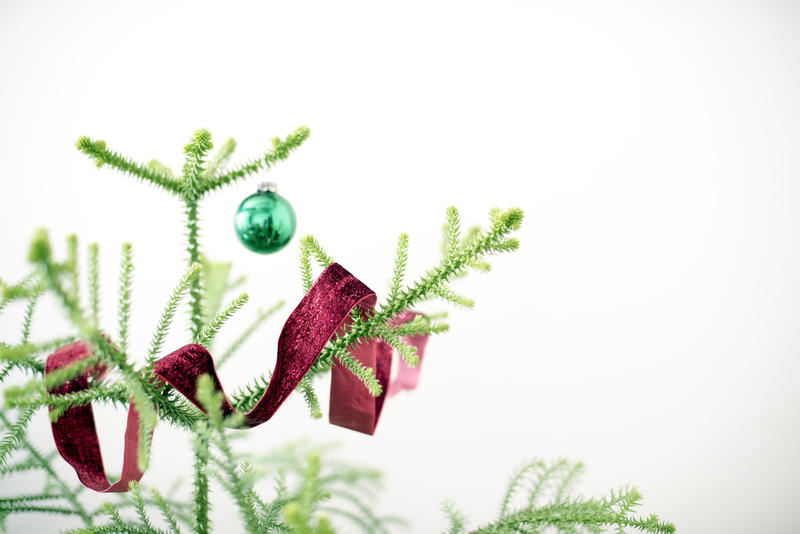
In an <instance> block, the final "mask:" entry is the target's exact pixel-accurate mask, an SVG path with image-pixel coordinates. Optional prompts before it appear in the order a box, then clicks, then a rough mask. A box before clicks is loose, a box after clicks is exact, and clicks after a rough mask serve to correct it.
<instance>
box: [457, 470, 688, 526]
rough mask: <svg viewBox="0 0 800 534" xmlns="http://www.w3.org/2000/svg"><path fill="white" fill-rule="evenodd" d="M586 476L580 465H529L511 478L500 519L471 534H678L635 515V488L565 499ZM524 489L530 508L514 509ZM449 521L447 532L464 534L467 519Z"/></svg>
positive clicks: (637, 500)
mask: <svg viewBox="0 0 800 534" xmlns="http://www.w3.org/2000/svg"><path fill="white" fill-rule="evenodd" d="M582 471H583V464H582V463H580V462H568V461H567V460H558V461H556V462H552V463H547V462H543V461H541V460H538V459H533V460H531V461H529V462H526V463H525V464H523V465H522V466H521V467H520V468H518V469H517V470H516V471H515V472H514V474H513V475H512V476H511V479H510V480H509V483H508V485H507V488H506V491H505V494H504V496H503V499H502V501H501V504H500V514H499V516H498V518H497V519H496V520H495V521H494V522H492V523H489V524H487V525H485V526H483V527H480V528H478V529H476V530H473V531H471V533H472V534H505V533H507V532H539V531H542V530H545V529H549V528H552V529H555V530H557V531H559V532H578V531H588V532H602V531H604V530H605V529H607V528H614V529H615V530H616V531H617V532H620V533H621V532H624V531H625V529H626V528H633V529H637V530H640V531H642V532H647V533H651V534H672V533H674V532H675V525H673V524H672V523H669V522H666V521H661V520H660V519H659V518H658V517H657V516H655V515H651V516H649V517H647V518H642V517H638V516H636V515H635V509H636V508H637V507H638V506H639V505H640V504H641V501H642V496H641V494H640V493H639V491H638V490H636V488H621V489H619V490H612V491H610V492H609V493H608V494H607V495H606V496H605V497H601V498H585V497H572V496H567V495H566V493H567V490H568V489H569V487H570V486H571V485H572V484H573V483H574V482H575V480H576V479H577V478H578V476H579V475H580V474H581V473H582ZM524 485H527V486H529V487H530V489H529V490H528V493H529V494H528V496H527V499H525V501H526V504H525V505H524V506H523V507H516V508H515V507H513V501H514V500H515V495H516V494H517V493H518V492H519V490H520V489H521V488H522V487H523V486H524ZM540 500H542V503H541V504H539V501H540ZM448 518H449V520H450V530H448V532H450V533H463V532H466V530H465V526H464V522H463V517H460V516H457V515H455V516H454V515H452V514H451V513H448Z"/></svg>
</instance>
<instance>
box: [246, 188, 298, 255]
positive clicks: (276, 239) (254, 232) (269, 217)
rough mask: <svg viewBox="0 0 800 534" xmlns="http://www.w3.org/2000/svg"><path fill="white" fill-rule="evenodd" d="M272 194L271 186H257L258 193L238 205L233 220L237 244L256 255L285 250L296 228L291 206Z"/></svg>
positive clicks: (274, 190)
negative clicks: (240, 243)
mask: <svg viewBox="0 0 800 534" xmlns="http://www.w3.org/2000/svg"><path fill="white" fill-rule="evenodd" d="M276 191H277V187H276V186H275V184H274V183H271V182H270V183H263V184H261V185H260V186H259V188H258V192H256V193H254V194H252V195H250V196H249V197H247V198H246V199H244V200H243V201H242V203H241V204H239V208H238V209H237V210H236V216H235V217H234V220H233V226H234V229H235V230H236V235H237V236H238V237H239V241H241V242H242V244H243V245H244V246H245V247H247V248H248V249H250V250H252V251H253V252H258V253H259V254H271V253H273V252H277V251H279V250H280V249H282V248H283V247H285V246H286V244H287V243H288V242H289V241H290V240H291V239H292V236H293V235H294V231H295V228H296V227H297V221H296V220H295V216H294V210H293V209H292V205H291V204H289V202H288V201H287V200H286V199H285V198H283V197H282V196H280V195H279V194H278V193H276Z"/></svg>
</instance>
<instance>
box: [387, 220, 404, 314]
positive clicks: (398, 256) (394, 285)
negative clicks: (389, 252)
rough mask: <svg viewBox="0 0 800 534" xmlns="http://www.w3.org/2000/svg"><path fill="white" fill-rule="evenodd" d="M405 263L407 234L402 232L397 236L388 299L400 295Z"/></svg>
mask: <svg viewBox="0 0 800 534" xmlns="http://www.w3.org/2000/svg"><path fill="white" fill-rule="evenodd" d="M407 264H408V234H406V233H402V234H400V235H399V236H398V237H397V251H396V252H395V257H394V270H393V271H392V282H391V284H390V287H389V299H396V298H398V297H399V296H400V291H401V290H402V288H403V279H404V278H405V274H406V265H407Z"/></svg>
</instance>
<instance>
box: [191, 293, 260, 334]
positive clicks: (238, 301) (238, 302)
mask: <svg viewBox="0 0 800 534" xmlns="http://www.w3.org/2000/svg"><path fill="white" fill-rule="evenodd" d="M248 300H249V297H248V296H247V293H241V294H240V295H238V296H237V297H236V298H234V299H233V300H232V301H231V302H230V303H229V304H228V305H227V306H226V307H225V308H224V309H223V310H222V311H221V312H219V313H218V314H217V316H216V317H214V318H213V319H212V320H211V321H210V322H209V323H208V324H206V325H205V326H204V327H203V329H202V330H201V331H200V333H199V334H198V335H197V336H196V337H195V339H194V342H195V343H198V344H200V345H203V346H209V345H210V343H211V342H212V341H213V340H214V338H215V337H216V335H217V333H218V332H219V330H220V328H222V325H224V324H225V322H226V321H227V320H228V319H230V318H231V317H233V315H234V314H235V313H236V312H237V311H239V310H240V309H241V308H242V306H244V305H245V304H246V303H247V301H248Z"/></svg>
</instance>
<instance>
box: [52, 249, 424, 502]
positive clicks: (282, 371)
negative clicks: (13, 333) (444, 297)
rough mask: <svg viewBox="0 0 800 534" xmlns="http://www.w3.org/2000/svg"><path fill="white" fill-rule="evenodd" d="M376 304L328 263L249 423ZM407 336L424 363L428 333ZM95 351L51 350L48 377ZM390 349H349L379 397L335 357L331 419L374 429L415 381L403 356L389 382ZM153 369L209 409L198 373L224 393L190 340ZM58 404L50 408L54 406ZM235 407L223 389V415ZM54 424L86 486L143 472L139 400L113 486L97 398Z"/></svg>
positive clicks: (79, 347) (96, 373) (105, 488)
mask: <svg viewBox="0 0 800 534" xmlns="http://www.w3.org/2000/svg"><path fill="white" fill-rule="evenodd" d="M375 302H376V296H375V293H374V292H373V291H372V290H371V289H369V288H368V287H367V286H366V285H364V284H363V283H362V282H361V281H360V280H358V279H357V278H356V277H354V276H353V275H352V274H350V273H349V272H347V270H345V269H344V268H343V267H342V266H340V265H338V264H336V263H333V264H331V265H330V266H329V267H328V268H326V269H325V270H324V271H323V272H322V274H321V275H320V276H319V278H317V280H316V281H315V282H314V284H313V285H312V286H311V288H310V289H309V290H308V292H307V293H306V294H305V296H304V297H303V299H302V300H301V301H300V303H299V304H298V305H297V307H296V308H295V309H294V311H292V313H291V314H290V315H289V318H288V319H287V320H286V323H285V324H284V325H283V329H282V330H281V334H280V337H279V338H278V357H277V361H276V363H275V368H274V370H273V372H272V377H271V378H270V381H269V385H268V386H267V390H266V391H265V392H264V394H263V395H262V397H261V399H259V401H258V402H257V403H256V405H255V406H254V407H253V409H252V410H250V411H249V412H247V413H246V414H243V416H242V421H243V425H244V426H245V427H248V428H252V427H254V426H258V425H260V424H261V423H264V422H266V421H268V420H269V419H270V418H271V417H272V416H273V414H275V412H276V411H277V410H278V408H279V407H280V406H281V404H283V401H285V400H286V398H287V397H288V396H289V395H290V394H291V393H292V391H294V389H295V388H296V387H297V385H298V384H299V383H300V381H301V380H302V378H303V377H304V376H305V375H306V373H307V372H308V370H309V369H310V368H311V366H312V364H313V363H314V362H315V361H316V359H317V356H318V355H319V353H320V352H321V351H322V348H323V347H324V346H325V344H326V343H327V342H328V340H329V339H331V338H332V337H334V336H335V335H336V333H337V332H340V331H341V329H342V328H343V327H344V326H345V325H346V324H348V323H349V321H350V312H351V311H352V310H353V309H354V308H355V307H356V306H358V307H359V309H360V310H361V312H362V313H363V314H367V313H368V312H369V311H370V310H371V309H372V308H373V307H374V306H375ZM416 315H417V314H416V313H415V312H411V311H405V312H403V313H401V314H399V315H398V316H396V317H394V318H392V319H391V320H390V321H389V324H390V325H400V324H403V323H405V322H407V321H410V320H411V319H413V318H414V317H415V316H416ZM403 340H404V341H405V342H406V343H408V344H410V345H413V346H415V347H416V348H417V352H418V354H419V356H420V363H421V360H422V355H423V353H424V349H425V345H426V343H427V341H428V336H427V335H426V334H423V335H414V336H405V337H404V338H403ZM90 351H91V348H90V346H89V345H87V344H86V343H84V342H81V341H78V342H76V343H73V344H71V345H67V346H64V347H61V348H60V349H58V350H57V351H56V352H54V353H53V354H51V355H50V356H48V358H47V361H46V363H45V371H44V372H45V376H46V375H47V374H48V373H51V372H53V371H55V370H56V369H59V368H61V367H64V366H66V365H69V364H71V363H73V362H75V361H78V360H81V359H83V358H87V357H88V356H89V355H90ZM392 352H393V351H392V348H391V347H390V346H389V345H387V344H386V343H385V342H383V341H381V340H369V341H365V340H360V341H359V343H357V344H356V345H355V346H354V347H352V348H351V349H350V354H351V355H352V356H353V357H354V358H355V359H357V360H358V361H360V362H361V363H362V364H363V365H365V366H367V367H370V368H372V369H374V371H375V375H376V377H377V379H378V381H379V383H380V384H381V387H382V393H381V395H380V396H378V397H373V396H372V395H371V394H370V393H369V392H368V391H367V389H366V388H365V387H364V384H363V383H361V381H360V380H359V379H358V378H357V377H355V376H354V375H353V374H352V373H351V372H350V371H348V370H347V368H345V367H344V366H343V365H341V364H340V363H338V362H336V361H334V365H333V367H332V370H331V395H330V422H331V423H332V424H335V425H339V426H343V427H346V428H350V429H352V430H356V431H358V432H363V433H366V434H373V433H374V432H375V427H376V425H377V423H378V419H379V418H380V414H381V410H382V408H383V403H384V400H385V399H386V395H387V394H388V395H394V394H396V393H398V392H399V391H402V390H406V389H414V388H415V387H416V385H417V381H418V377H419V366H417V367H415V368H411V367H408V366H407V365H406V364H405V363H404V362H403V361H401V362H400V365H399V368H398V373H397V377H396V378H395V380H394V381H391V382H390V379H389V378H390V373H391V363H392ZM153 372H154V373H155V375H156V376H157V377H158V378H159V379H160V380H162V381H164V382H166V383H168V384H170V385H171V386H172V387H173V388H175V389H176V390H177V391H178V392H180V393H181V394H182V395H183V396H184V397H186V398H187V399H188V400H189V401H191V402H192V403H193V404H194V405H195V406H197V407H198V408H200V409H201V410H203V407H202V405H201V404H200V402H199V400H198V399H197V391H196V389H197V380H198V378H199V377H200V376H202V375H204V374H207V375H209V376H210V377H211V379H212V381H213V384H214V387H215V388H216V390H218V391H223V389H222V385H221V384H220V382H219V378H218V377H217V373H216V370H215V368H214V360H213V358H212V357H211V354H209V352H208V351H207V350H206V349H205V348H204V347H203V346H201V345H197V344H189V345H186V346H184V347H181V348H180V349H178V350H176V351H175V352H172V353H170V354H168V355H166V356H164V357H163V358H161V359H159V360H157V361H156V362H155V364H154V366H153ZM104 373H105V368H104V367H102V366H95V367H91V368H89V369H87V370H86V372H85V373H84V374H82V375H81V376H78V377H76V378H73V379H72V380H69V381H67V382H64V383H63V384H61V385H59V386H56V387H54V388H52V389H50V390H49V393H50V394H53V395H61V394H65V393H73V392H76V391H82V390H86V389H88V388H89V387H90V379H93V380H98V379H100V378H101V377H102V376H103V374H104ZM387 392H388V393H387ZM53 409H54V408H52V407H51V408H50V410H51V411H52V410H53ZM234 412H235V410H234V408H233V406H232V405H231V404H230V402H229V401H228V399H227V397H225V396H224V394H223V402H222V413H223V415H230V414H232V413H234ZM51 426H52V430H53V438H54V440H55V443H56V448H57V449H58V452H59V454H61V456H62V457H63V458H64V460H66V461H67V463H69V464H70V465H71V466H72V467H73V468H74V469H75V472H76V473H77V475H78V478H79V479H80V481H81V483H83V485H84V486H86V487H88V488H91V489H93V490H95V491H99V492H124V491H127V489H128V484H129V483H130V482H131V481H133V480H135V481H138V480H140V479H141V478H142V475H143V473H142V472H141V471H140V470H139V469H138V440H139V431H140V429H139V417H138V413H137V411H136V408H135V406H134V404H133V403H131V404H130V406H129V408H128V419H127V426H126V428H125V444H124V453H123V462H122V475H121V477H120V479H119V480H118V481H117V482H115V483H113V484H110V483H109V482H108V477H107V476H106V474H105V469H104V467H103V457H102V455H101V453H100V443H99V441H98V438H97V429H96V427H95V423H94V414H93V412H92V406H91V404H84V405H80V406H75V407H72V408H69V409H67V410H65V411H64V413H63V414H61V415H60V417H58V419H57V420H56V421H54V422H53V423H52V424H51Z"/></svg>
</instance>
